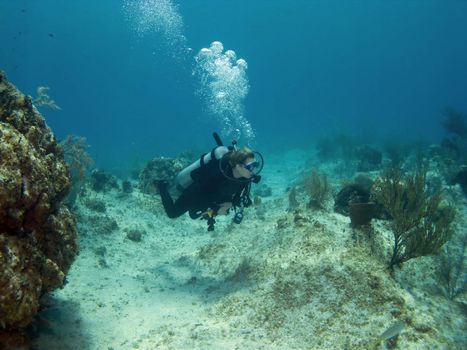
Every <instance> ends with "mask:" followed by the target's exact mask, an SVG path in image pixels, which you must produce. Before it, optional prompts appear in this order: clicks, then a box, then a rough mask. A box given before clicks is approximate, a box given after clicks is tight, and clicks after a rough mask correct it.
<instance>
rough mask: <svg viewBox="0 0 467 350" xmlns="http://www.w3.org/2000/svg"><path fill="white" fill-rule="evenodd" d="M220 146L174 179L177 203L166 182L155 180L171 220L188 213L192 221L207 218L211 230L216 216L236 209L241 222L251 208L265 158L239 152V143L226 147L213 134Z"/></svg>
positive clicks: (238, 220)
mask: <svg viewBox="0 0 467 350" xmlns="http://www.w3.org/2000/svg"><path fill="white" fill-rule="evenodd" d="M213 136H214V139H215V140H216V143H217V147H215V148H214V149H213V150H212V151H211V152H209V153H206V154H203V155H202V156H201V157H200V159H199V160H197V161H196V162H194V163H193V164H191V165H189V166H188V167H186V168H185V169H183V170H182V171H181V172H180V173H179V174H178V175H177V176H176V178H175V189H176V190H177V191H179V192H180V195H179V197H178V198H177V199H176V200H175V201H174V200H173V199H172V197H171V195H170V193H169V183H168V182H167V181H164V180H162V181H160V180H158V181H156V182H155V184H156V186H157V188H158V190H159V194H160V196H161V199H162V205H163V206H164V209H165V212H166V213H167V216H168V217H169V218H178V217H179V216H181V215H183V214H184V213H186V212H188V213H189V215H190V217H191V218H192V219H198V218H201V219H205V220H207V223H208V231H212V230H214V224H215V222H216V221H215V219H214V217H215V216H217V215H227V214H228V213H229V211H230V209H231V208H233V209H234V211H235V215H234V218H233V222H234V223H237V224H239V223H241V222H242V219H243V208H245V207H248V206H249V205H251V203H252V202H251V199H250V196H249V194H250V190H251V183H252V182H253V183H258V182H259V181H260V180H261V176H260V175H259V173H260V171H261V170H262V169H263V164H264V160H263V156H262V155H261V154H260V153H259V152H253V151H252V150H251V149H249V148H247V147H243V148H242V149H238V148H237V147H236V141H233V142H232V146H228V147H226V146H224V145H223V144H222V141H221V139H220V137H219V135H218V134H217V133H214V134H213Z"/></svg>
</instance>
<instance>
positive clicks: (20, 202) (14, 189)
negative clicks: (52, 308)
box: [0, 72, 77, 347]
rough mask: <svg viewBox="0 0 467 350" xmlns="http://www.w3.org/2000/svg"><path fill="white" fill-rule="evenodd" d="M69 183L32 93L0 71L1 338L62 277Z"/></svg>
mask: <svg viewBox="0 0 467 350" xmlns="http://www.w3.org/2000/svg"><path fill="white" fill-rule="evenodd" d="M69 187H70V181H69V175H68V169H67V166H66V164H65V161H64V158H63V153H62V151H61V148H60V146H59V145H58V144H57V142H56V140H55V137H54V135H53V133H52V132H51V130H50V129H49V128H48V127H47V125H46V124H45V121H44V119H43V118H42V116H41V115H40V114H39V112H38V111H37V110H36V108H35V107H34V106H33V104H32V101H31V98H30V97H29V96H25V95H23V94H22V93H21V92H19V91H18V90H17V89H16V87H15V86H14V85H12V84H11V83H9V82H8V81H7V79H6V77H5V75H4V73H3V72H0V336H1V337H0V338H2V339H3V338H4V337H3V336H4V335H5V334H12V331H13V330H20V329H22V328H24V327H26V326H27V325H28V324H29V323H30V322H31V321H32V320H33V318H34V316H35V315H36V313H37V312H38V309H39V298H40V297H41V295H43V294H44V293H46V292H49V291H52V290H53V289H55V288H57V287H59V286H61V285H62V284H63V282H64V277H65V274H66V273H67V271H68V269H69V268H70V266H71V263H72V262H73V260H74V258H75V255H76V253H77V243H76V240H77V231H76V222H75V218H74V216H73V215H72V214H71V213H70V212H69V210H68V209H67V208H66V207H65V206H64V204H63V203H62V201H63V199H64V197H65V196H66V194H67V193H68V190H69ZM2 330H3V333H4V334H3V335H2V334H1V333H2ZM5 330H6V331H5ZM0 345H1V344H0ZM0 347H1V346H0Z"/></svg>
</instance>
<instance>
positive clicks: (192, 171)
mask: <svg viewBox="0 0 467 350" xmlns="http://www.w3.org/2000/svg"><path fill="white" fill-rule="evenodd" d="M229 151H230V150H229V148H228V147H226V146H218V147H216V148H214V149H213V150H212V151H211V152H209V153H206V154H203V155H202V156H201V157H200V159H198V160H197V161H195V162H193V163H192V164H190V165H189V166H187V167H186V168H185V169H183V170H182V171H180V172H179V173H178V174H177V176H176V177H175V186H176V188H177V190H179V191H184V190H185V189H187V188H188V186H190V185H191V184H192V183H193V182H194V179H195V178H196V174H198V172H199V169H201V167H203V166H206V164H208V163H209V162H210V161H211V160H213V159H214V160H216V161H217V160H220V159H222V157H223V156H224V155H225V154H226V153H227V152H229Z"/></svg>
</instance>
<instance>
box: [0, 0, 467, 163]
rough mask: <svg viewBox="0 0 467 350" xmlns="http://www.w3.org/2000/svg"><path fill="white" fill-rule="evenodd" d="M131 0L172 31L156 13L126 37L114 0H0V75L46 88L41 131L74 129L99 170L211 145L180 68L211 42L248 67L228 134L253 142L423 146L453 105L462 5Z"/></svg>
mask: <svg viewBox="0 0 467 350" xmlns="http://www.w3.org/2000/svg"><path fill="white" fill-rule="evenodd" d="M126 3H128V1H126ZM145 3H149V4H153V5H154V4H155V5H160V4H163V5H167V6H172V7H171V9H173V10H174V13H175V14H177V15H178V16H179V17H178V18H179V19H180V20H181V27H180V26H178V27H177V26H174V23H173V22H170V19H171V18H168V19H167V18H166V17H164V15H165V14H164V13H162V14H159V15H160V16H159V17H157V16H156V17H157V18H152V20H153V25H154V26H156V27H157V25H160V26H162V27H163V29H164V28H165V29H164V30H160V27H159V29H157V28H155V27H149V28H146V29H145V32H144V33H138V30H137V28H135V27H136V24H138V20H141V16H140V17H138V14H136V13H134V14H133V15H132V14H131V13H130V14H129V13H128V11H125V10H124V5H125V2H124V1H117V0H105V1H104V0H100V1H90V0H77V1H65V0H21V1H20V0H0V38H1V45H0V69H2V70H4V71H5V72H6V74H7V77H8V78H9V80H10V81H12V82H13V83H14V84H15V85H17V86H18V88H19V89H20V90H22V91H23V92H25V93H27V94H31V95H34V94H35V89H36V87H37V86H39V85H46V86H49V87H50V91H49V93H50V95H51V97H52V98H53V99H54V100H55V101H56V102H57V104H58V105H59V106H60V107H61V108H62V110H60V111H52V110H50V109H47V108H40V111H41V112H42V113H43V115H44V117H45V118H46V121H47V123H48V125H49V126H50V127H51V128H52V129H53V131H54V132H55V133H56V134H57V136H58V137H59V138H64V137H66V135H68V134H75V135H80V136H85V137H86V138H87V140H88V142H89V144H90V146H91V147H90V152H91V154H92V156H93V157H94V158H95V160H96V163H97V165H99V166H102V167H107V168H116V167H122V166H125V165H126V164H128V163H131V162H132V161H135V160H141V161H144V160H147V159H150V158H152V157H154V156H158V155H167V156H170V155H175V154H177V153H179V152H182V151H184V150H186V149H193V150H195V151H200V152H201V151H204V150H205V149H206V148H210V147H211V146H212V145H213V141H212V139H211V136H210V135H211V132H212V131H213V130H222V129H223V128H224V127H225V125H223V121H222V118H216V117H215V116H214V117H213V116H212V115H209V112H208V111H207V108H206V105H207V101H206V100H203V98H202V96H200V94H199V89H200V82H199V76H198V75H196V74H193V71H194V70H195V68H196V61H195V59H194V57H195V55H196V54H197V53H198V52H199V50H200V49H201V48H207V47H209V45H210V44H211V42H213V41H215V40H218V41H221V42H222V43H223V45H224V49H225V50H228V49H231V50H234V51H235V52H236V54H237V58H243V59H245V60H246V61H247V62H248V69H247V72H246V74H247V82H248V84H249V90H248V93H247V95H246V97H245V98H244V99H243V100H241V101H240V103H241V106H240V107H241V109H242V111H243V116H244V118H245V120H246V121H247V122H248V123H250V124H251V126H252V128H253V129H254V134H255V136H254V137H252V138H250V139H243V140H240V141H241V142H244V143H251V144H253V146H255V147H257V148H258V149H261V150H265V151H274V150H277V149H283V148H287V147H297V146H300V147H311V145H312V144H313V143H314V142H315V141H316V139H317V138H319V137H320V136H322V135H326V134H332V133H337V132H345V133H349V134H354V135H358V136H359V137H361V138H363V139H366V140H367V141H368V142H373V141H375V139H377V138H381V137H383V138H388V137H389V138H394V139H398V138H401V139H405V138H408V139H416V138H423V139H426V140H429V141H435V142H436V141H439V139H440V138H441V137H442V135H443V133H444V132H443V130H442V128H441V126H440V124H439V122H440V119H441V113H440V111H441V110H442V109H443V108H444V107H446V106H452V107H454V108H456V109H458V110H461V111H467V99H466V98H465V97H466V96H465V92H466V91H467V69H466V68H465V62H467V20H466V17H467V1H427V0H423V1H422V0H420V1H415V0H414V1H408V0H404V1H388V0H384V1H378V0H374V1H329V0H326V1H324V0H323V1H312V0H307V1H305V0H304V1H302V0H295V1H278V0H267V1H266V0H255V1H251V0H250V1H246V0H235V1H228V0H205V1H188V0H185V1H169V0H152V1H151V0H147V1H137V0H135V1H133V4H136V5H135V6H138V5H142V4H145ZM172 15H173V13H172ZM129 17H131V18H129ZM179 24H180V23H179ZM164 26H165V27H164ZM167 28H169V29H170V30H167ZM174 31H175V33H174ZM178 34H181V35H182V36H183V37H184V41H183V40H178V39H180V38H179V37H178V36H177V35H178ZM197 91H198V93H197ZM234 136H235V135H227V134H226V135H224V137H225V138H230V137H234Z"/></svg>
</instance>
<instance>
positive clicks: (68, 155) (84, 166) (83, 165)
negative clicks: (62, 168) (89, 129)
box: [60, 135, 93, 207]
mask: <svg viewBox="0 0 467 350" xmlns="http://www.w3.org/2000/svg"><path fill="white" fill-rule="evenodd" d="M60 146H61V147H62V148H63V152H64V156H65V161H66V163H67V165H68V169H69V171H70V178H71V188H70V193H69V194H68V197H67V204H68V205H69V206H70V207H73V206H74V204H75V202H76V198H77V197H78V194H79V191H80V190H81V188H82V186H83V185H84V182H85V179H86V177H85V176H86V172H87V171H88V169H89V168H90V166H91V165H92V163H93V161H92V159H91V157H90V156H89V154H88V153H87V151H86V149H87V148H88V144H87V141H86V138H85V137H79V136H75V135H68V136H67V137H66V139H65V140H63V141H62V142H60Z"/></svg>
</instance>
